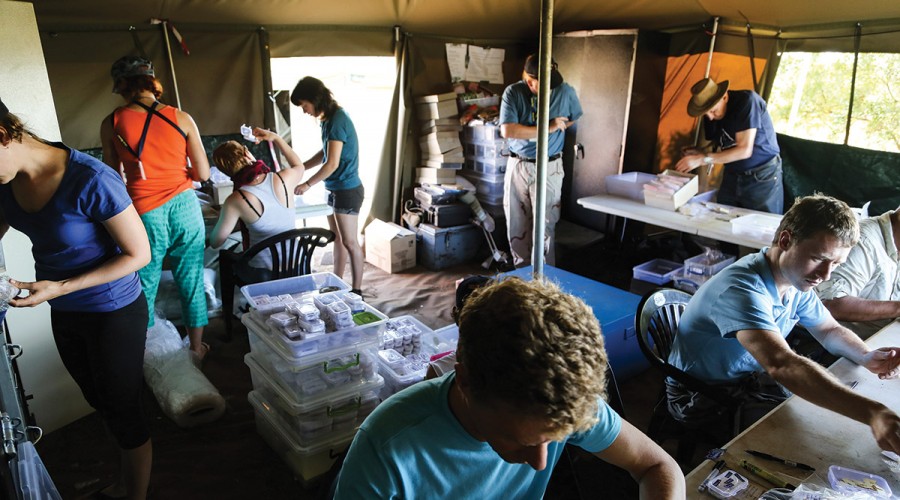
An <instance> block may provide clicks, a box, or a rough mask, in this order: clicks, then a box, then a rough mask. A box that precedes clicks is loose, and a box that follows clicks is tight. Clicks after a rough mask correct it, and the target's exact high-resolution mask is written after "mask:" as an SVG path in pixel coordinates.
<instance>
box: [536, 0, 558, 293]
mask: <svg viewBox="0 0 900 500" xmlns="http://www.w3.org/2000/svg"><path fill="white" fill-rule="evenodd" d="M553 2H554V0H541V48H540V53H539V58H540V65H539V67H538V73H539V75H538V80H539V82H540V89H539V90H538V116H537V130H538V136H537V154H536V155H535V161H536V165H535V169H536V172H535V190H534V191H535V199H534V210H533V216H534V220H533V221H532V222H533V224H534V228H533V230H532V232H531V234H532V236H533V239H532V242H531V263H532V272H533V275H534V278H535V279H537V278H540V277H541V276H543V275H544V234H545V229H546V228H545V227H544V226H545V224H544V221H545V220H546V218H547V216H546V213H545V212H546V199H547V158H548V154H547V153H548V151H547V148H548V147H549V144H548V140H547V139H548V137H549V130H550V123H549V119H550V116H549V115H550V65H551V55H552V54H553Z"/></svg>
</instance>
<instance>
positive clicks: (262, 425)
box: [247, 391, 356, 487]
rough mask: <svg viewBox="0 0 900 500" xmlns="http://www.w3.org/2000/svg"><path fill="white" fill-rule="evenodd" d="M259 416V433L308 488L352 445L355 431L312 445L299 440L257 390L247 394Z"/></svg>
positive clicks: (256, 419) (257, 417)
mask: <svg viewBox="0 0 900 500" xmlns="http://www.w3.org/2000/svg"><path fill="white" fill-rule="evenodd" d="M247 400H248V401H250V404H251V405H252V406H253V410H254V412H255V416H256V418H255V419H254V420H255V421H256V432H258V433H259V435H260V436H261V437H262V438H263V441H265V442H266V443H267V444H268V445H269V446H270V447H271V448H272V449H273V450H275V453H277V454H278V456H280V457H281V459H282V460H284V463H285V464H287V466H288V467H289V468H290V469H291V470H292V471H293V472H294V475H295V476H297V478H298V479H300V481H301V482H302V483H303V485H304V487H306V486H309V485H311V484H312V480H313V479H315V478H317V477H319V476H321V475H322V474H324V473H326V472H328V470H329V469H331V466H332V465H334V462H335V460H337V458H338V457H339V456H340V455H341V454H342V453H343V452H344V451H345V450H346V449H347V448H348V447H349V446H350V442H351V441H353V436H354V435H355V434H356V431H355V430H352V431H347V432H345V433H340V434H335V435H334V436H333V437H332V438H330V439H327V440H325V441H323V442H321V443H317V444H315V445H311V446H304V445H302V444H300V443H298V442H297V441H296V439H295V438H294V436H293V434H292V433H291V432H290V431H288V430H287V429H285V427H284V424H282V423H281V422H279V419H278V418H277V416H276V414H275V410H274V408H273V407H272V405H271V404H270V403H269V402H268V401H266V400H265V398H264V397H263V396H261V395H260V394H259V393H257V392H256V391H251V392H250V394H248V395H247Z"/></svg>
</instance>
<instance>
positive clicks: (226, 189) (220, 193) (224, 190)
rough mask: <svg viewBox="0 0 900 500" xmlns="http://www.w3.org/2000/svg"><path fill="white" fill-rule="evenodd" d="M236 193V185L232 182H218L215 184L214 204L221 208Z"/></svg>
mask: <svg viewBox="0 0 900 500" xmlns="http://www.w3.org/2000/svg"><path fill="white" fill-rule="evenodd" d="M232 191H234V183H233V182H231V181H224V182H216V183H214V184H213V192H212V194H213V203H214V204H216V205H219V206H221V205H222V204H223V203H225V199H226V198H228V196H230V195H231V193H232Z"/></svg>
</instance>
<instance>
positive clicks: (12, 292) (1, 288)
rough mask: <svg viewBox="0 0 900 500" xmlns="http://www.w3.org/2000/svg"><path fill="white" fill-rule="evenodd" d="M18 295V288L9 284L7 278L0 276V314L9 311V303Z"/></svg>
mask: <svg viewBox="0 0 900 500" xmlns="http://www.w3.org/2000/svg"><path fill="white" fill-rule="evenodd" d="M16 295H19V288H18V287H16V286H15V285H13V284H12V283H10V282H9V276H6V275H3V276H0V312H3V311H5V310H7V309H9V301H10V300H12V299H14V298H16Z"/></svg>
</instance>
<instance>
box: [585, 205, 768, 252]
mask: <svg viewBox="0 0 900 500" xmlns="http://www.w3.org/2000/svg"><path fill="white" fill-rule="evenodd" d="M578 204H579V205H581V206H583V207H584V208H587V209H589V210H596V211H598V212H603V213H605V214H610V215H615V216H618V217H624V218H626V219H633V220H637V221H641V222H646V223H648V224H653V225H654V226H660V227H664V228H668V229H674V230H676V231H681V232H683V233H687V234H695V235H698V236H704V237H706V238H712V239H715V240H718V241H725V242H728V243H734V244H735V245H740V246H744V247H748V248H762V247H765V246H769V245H771V244H772V241H771V239H770V238H768V237H764V238H763V237H754V236H750V235H746V234H734V233H732V230H731V222H730V220H731V219H733V218H735V217H739V216H741V215H748V214H764V215H769V216H771V215H772V214H767V213H765V212H757V211H756V210H748V209H745V208H737V207H730V206H726V205H718V206H721V207H725V208H726V209H727V210H728V211H729V213H728V214H718V213H707V214H704V215H703V216H698V217H692V216H689V215H685V214H682V213H680V212H677V211H674V210H664V209H662V208H656V207H651V206H649V205H645V204H644V203H642V202H639V201H635V200H632V199H629V198H623V197H620V196H613V195H609V194H598V195H594V196H587V197H585V198H579V199H578ZM710 205H712V206H717V205H716V204H710Z"/></svg>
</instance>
